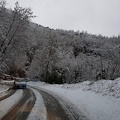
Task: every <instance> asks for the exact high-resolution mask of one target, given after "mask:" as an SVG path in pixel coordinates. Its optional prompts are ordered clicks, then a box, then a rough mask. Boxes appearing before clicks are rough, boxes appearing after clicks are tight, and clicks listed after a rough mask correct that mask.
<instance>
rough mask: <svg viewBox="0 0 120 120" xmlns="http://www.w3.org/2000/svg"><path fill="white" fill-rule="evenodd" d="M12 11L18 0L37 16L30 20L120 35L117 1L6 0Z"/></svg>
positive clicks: (93, 32)
mask: <svg viewBox="0 0 120 120" xmlns="http://www.w3.org/2000/svg"><path fill="white" fill-rule="evenodd" d="M6 1H7V3H8V4H7V6H8V7H11V8H13V6H14V3H15V2H16V1H18V2H19V3H20V6H22V7H30V8H31V9H32V11H33V12H34V15H36V16H37V17H36V18H34V19H33V20H32V21H33V22H36V23H38V24H40V25H43V26H46V27H47V26H48V27H50V28H54V29H66V30H75V31H77V30H79V31H82V30H84V31H87V32H88V33H92V34H102V35H105V36H113V35H115V36H117V35H118V34H120V0H6Z"/></svg>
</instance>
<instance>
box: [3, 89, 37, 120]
mask: <svg viewBox="0 0 120 120" xmlns="http://www.w3.org/2000/svg"><path fill="white" fill-rule="evenodd" d="M35 101H36V96H35V94H34V93H33V92H32V90H30V89H25V90H24V91H23V96H22V98H21V100H20V101H19V103H18V104H16V105H15V106H14V107H13V108H11V110H10V111H9V112H8V113H7V114H6V115H5V116H4V117H3V118H2V119H1V120H26V118H27V117H28V115H29V113H30V111H31V110H32V108H33V107H34V104H35Z"/></svg>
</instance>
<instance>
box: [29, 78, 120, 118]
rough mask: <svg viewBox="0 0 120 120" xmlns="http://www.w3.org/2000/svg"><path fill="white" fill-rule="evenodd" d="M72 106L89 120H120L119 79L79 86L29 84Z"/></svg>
mask: <svg viewBox="0 0 120 120" xmlns="http://www.w3.org/2000/svg"><path fill="white" fill-rule="evenodd" d="M28 84H29V85H32V86H37V87H41V88H44V89H46V90H47V91H49V92H50V93H54V94H55V95H58V96H61V97H62V98H63V99H65V100H67V101H69V102H71V103H72V104H74V105H75V106H76V107H77V108H78V109H80V110H81V111H82V112H84V113H85V115H86V116H87V117H88V118H89V119H91V120H120V114H119V113H120V78H118V79H116V80H114V81H111V80H100V81H97V82H94V83H91V82H89V81H86V82H83V83H79V84H70V85H68V84H63V85H50V84H46V83H41V82H37V83H35V82H30V83H28Z"/></svg>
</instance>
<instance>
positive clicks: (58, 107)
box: [34, 88, 88, 120]
mask: <svg viewBox="0 0 120 120" xmlns="http://www.w3.org/2000/svg"><path fill="white" fill-rule="evenodd" d="M34 89H36V90H37V91H38V92H39V93H40V94H41V95H42V97H43V99H44V103H45V106H46V109H47V120H88V119H87V118H86V117H85V116H84V115H83V114H82V113H81V112H80V111H79V112H80V113H76V112H75V111H74V109H73V108H71V107H70V104H68V103H66V102H65V101H64V100H63V99H62V98H60V97H58V99H59V100H58V99H56V97H55V96H54V95H52V94H50V93H48V92H46V91H44V90H43V89H40V88H34ZM77 112H78V111H77Z"/></svg>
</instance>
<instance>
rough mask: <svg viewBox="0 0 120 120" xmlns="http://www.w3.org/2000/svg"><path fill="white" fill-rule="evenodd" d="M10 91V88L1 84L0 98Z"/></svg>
mask: <svg viewBox="0 0 120 120" xmlns="http://www.w3.org/2000/svg"><path fill="white" fill-rule="evenodd" d="M8 90H9V87H8V86H6V85H2V84H0V97H2V96H4V95H5V94H6V93H7V91H8Z"/></svg>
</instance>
